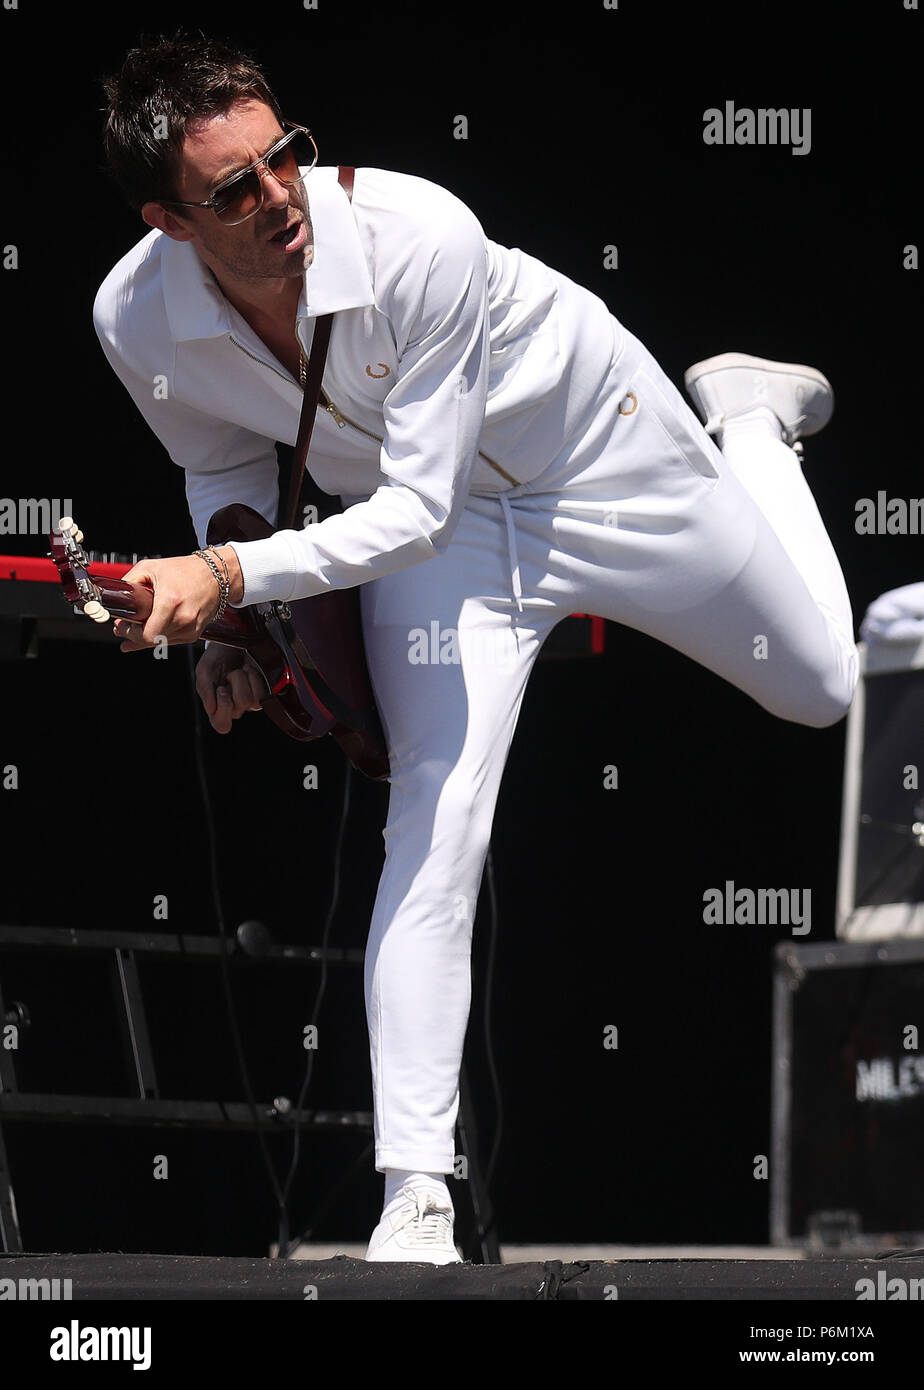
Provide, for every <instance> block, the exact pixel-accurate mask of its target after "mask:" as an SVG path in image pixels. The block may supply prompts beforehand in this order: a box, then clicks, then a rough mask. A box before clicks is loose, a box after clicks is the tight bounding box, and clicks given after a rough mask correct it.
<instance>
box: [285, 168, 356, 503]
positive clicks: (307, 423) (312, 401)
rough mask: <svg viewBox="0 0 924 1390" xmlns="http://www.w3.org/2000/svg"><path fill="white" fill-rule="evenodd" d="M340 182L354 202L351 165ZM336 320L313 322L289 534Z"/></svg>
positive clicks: (290, 498) (341, 172) (330, 317)
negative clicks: (333, 323)
mask: <svg viewBox="0 0 924 1390" xmlns="http://www.w3.org/2000/svg"><path fill="white" fill-rule="evenodd" d="M337 179H338V181H339V183H340V187H341V188H342V189H343V191H344V192H345V193H346V195H347V198H348V199H349V200H350V202H352V200H353V166H352V165H351V164H341V165H339V166H338V172H337ZM333 318H334V316H333V314H323V315H322V316H321V317H320V318H317V319H315V323H314V337H313V338H312V341H311V356H310V357H309V359H308V370H307V371H306V373H305V390H304V394H303V396H302V411H301V415H300V416H299V420H298V435H297V436H296V440H295V457H294V459H293V462H292V476H291V477H290V479H289V495H288V500H287V502H286V509H285V512H284V513H283V515H282V516H281V517H280V527H281V529H283V530H287V531H291V530H296V529H300V528H298V527H296V518H297V517H298V507H299V502H300V501H301V495H302V490H303V488H304V486H305V460H306V459H307V457H308V446H309V445H310V443H311V431H312V430H313V429H314V421H315V416H316V415H317V412H318V401H319V400H320V396H321V379H322V377H323V376H324V363H325V361H326V360H327V346H328V343H329V342H330V330H331V324H332V322H333Z"/></svg>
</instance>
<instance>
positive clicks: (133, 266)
mask: <svg viewBox="0 0 924 1390" xmlns="http://www.w3.org/2000/svg"><path fill="white" fill-rule="evenodd" d="M163 241H164V236H163V233H162V232H159V231H157V229H156V228H155V229H152V230H151V231H150V232H148V233H147V235H146V236H143V237H142V238H141V240H140V241H137V242H136V243H135V245H134V246H132V247H130V249H129V250H128V251H126V252H125V255H124V256H121V257H120V258H119V260H118V261H116V263H115V265H114V266H113V267H112V269H111V270H110V271H109V273H108V275H107V276H106V278H105V279H104V280H103V282H102V284H101V285H100V287H99V289H98V290H97V292H96V297H95V299H94V301H93V323H94V326H95V328H96V331H97V333H99V334H100V335H101V336H106V337H112V336H113V334H114V333H115V331H116V330H117V328H118V327H119V325H120V323H122V322H124V320H125V318H126V316H128V315H130V314H132V313H136V312H143V311H144V308H145V306H146V305H147V304H149V303H150V301H151V298H152V296H161V297H162V295H163V290H162V285H161V252H162V249H163Z"/></svg>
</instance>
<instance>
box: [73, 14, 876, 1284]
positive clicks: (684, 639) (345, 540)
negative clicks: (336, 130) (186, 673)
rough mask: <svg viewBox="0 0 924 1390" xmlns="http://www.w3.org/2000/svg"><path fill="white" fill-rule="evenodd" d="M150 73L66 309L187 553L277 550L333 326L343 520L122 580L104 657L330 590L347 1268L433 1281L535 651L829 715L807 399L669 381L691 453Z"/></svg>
mask: <svg viewBox="0 0 924 1390" xmlns="http://www.w3.org/2000/svg"><path fill="white" fill-rule="evenodd" d="M191 42H192V41H188V42H187V49H188V48H189V44H190V43H191ZM193 47H196V45H195V44H194V45H193ZM179 57H182V54H179ZM179 57H178V48H177V44H176V42H174V41H160V43H159V45H154V46H148V47H147V48H146V49H143V50H135V51H134V52H133V53H132V54H130V55H129V56H128V58H127V60H126V65H125V68H124V69H123V72H122V74H120V75H119V76H118V77H117V78H114V79H110V80H109V84H108V86H107V92H108V94H109V98H110V116H109V122H108V126H107V137H106V139H107V153H108V156H109V159H110V164H111V166H112V167H113V170H114V172H115V174H116V176H117V178H119V180H120V182H121V184H122V187H123V188H124V189H125V191H126V192H127V193H128V196H129V197H130V199H131V200H132V201H133V203H134V205H135V206H136V207H137V208H138V209H139V210H140V211H141V214H142V216H143V217H144V218H145V220H146V221H147V222H148V223H149V225H150V226H151V227H152V229H153V230H152V231H151V232H150V233H149V234H148V235H146V236H145V237H144V239H143V240H141V241H140V242H139V243H138V244H137V245H136V246H134V247H133V248H132V249H131V250H130V251H129V252H128V253H127V254H126V255H125V256H124V257H123V258H122V259H121V260H120V261H119V263H118V264H117V265H116V266H115V268H114V269H113V270H112V271H111V272H110V274H109V275H108V276H107V277H106V279H105V281H104V283H103V284H102V286H101V288H100V290H99V293H98V296H97V299H96V304H95V307H94V323H95V326H96V329H97V332H98V334H99V337H100V341H101V343H102V346H103V349H104V351H105V353H106V355H107V358H108V360H109V362H110V363H111V365H112V367H113V369H114V370H115V372H116V374H117V375H118V377H119V378H120V379H121V381H122V382H123V384H124V385H125V386H126V387H127V389H128V390H129V392H130V393H131V395H132V397H133V399H134V400H135V402H136V404H137V405H138V407H139V409H140V410H141V412H142V414H143V416H144V418H145V419H146V420H147V422H148V423H149V425H150V426H151V428H152V429H153V430H154V432H155V433H156V435H157V436H158V438H159V439H160V440H161V442H162V443H163V444H164V446H165V447H166V449H167V451H168V452H169V454H170V457H171V458H172V459H173V461H174V462H175V463H177V464H178V465H180V466H181V467H182V468H184V470H185V474H186V487H187V496H188V500H189V507H190V512H191V515H192V519H193V524H194V527H195V531H196V535H197V542H198V545H199V546H204V544H205V530H206V525H207V523H208V520H209V518H210V516H211V515H212V513H213V512H215V511H216V510H217V509H218V508H219V507H221V506H224V505H225V504H227V503H230V502H235V501H237V502H244V503H247V504H249V505H250V506H252V507H254V508H255V509H256V510H257V511H259V512H261V513H262V514H263V515H264V516H266V517H267V518H268V519H270V520H271V521H275V518H276V514H277V506H278V501H279V498H278V484H277V467H276V458H275V452H274V442H275V441H277V440H281V441H284V442H286V443H294V440H295V434H296V429H297V424H298V418H299V409H300V404H301V397H302V391H301V386H300V375H302V376H303V374H304V373H303V361H304V358H306V357H308V356H309V355H310V352H311V340H312V330H313V325H314V322H315V320H316V318H317V317H318V316H319V315H322V314H327V313H333V315H334V318H333V328H332V335H331V341H330V350H329V356H328V360H327V366H326V370H325V374H324V391H325V396H326V401H327V404H328V408H326V409H323V408H322V409H321V410H319V412H318V419H317V423H316V426H315V433H314V437H313V440H312V445H311V450H310V454H309V459H308V466H309V468H310V471H311V473H312V475H313V477H314V478H315V480H316V481H317V482H318V484H319V485H320V486H321V488H322V489H324V490H325V491H327V492H329V493H332V494H336V495H339V496H340V497H341V498H342V501H343V504H344V508H345V509H344V510H343V512H342V513H341V514H338V515H335V516H331V517H329V518H327V519H326V520H324V521H322V522H319V523H317V524H314V525H311V526H308V527H306V528H305V529H304V530H297V531H282V532H278V533H277V534H276V535H274V536H272V537H271V538H270V539H267V540H263V541H253V542H248V543H241V544H237V543H236V544H234V545H226V546H220V547H217V548H216V549H215V551H214V552H213V553H212V554H211V560H212V561H214V560H217V561H218V564H217V565H216V564H214V563H210V558H209V557H203V556H200V555H198V554H194V555H190V556H183V557H175V558H171V559H167V560H157V561H143V562H142V563H141V564H139V565H137V566H135V568H134V569H133V570H132V571H131V573H130V576H129V577H130V578H132V579H134V580H142V579H147V580H148V581H149V582H151V583H152V584H153V585H154V588H155V607H154V612H153V613H152V615H151V618H150V619H149V620H148V622H147V623H146V624H145V625H144V628H143V629H139V628H138V627H137V626H133V625H129V624H126V623H119V624H117V625H116V630H117V631H118V632H119V633H120V635H122V636H123V637H124V638H125V641H124V643H123V648H124V649H125V650H131V649H140V648H143V647H145V646H150V645H151V644H152V643H153V642H154V640H155V639H156V638H157V637H158V636H166V637H167V640H168V641H171V642H182V641H193V640H196V638H197V637H198V635H199V633H201V631H202V630H203V628H204V627H205V626H206V625H207V624H208V622H209V621H210V619H211V618H212V617H213V615H214V614H215V611H216V609H217V606H218V602H219V598H220V595H221V593H222V592H223V593H225V594H226V596H227V597H228V601H230V602H231V603H232V604H235V605H238V606H240V605H242V604H252V603H257V602H262V601H267V600H270V599H280V600H288V599H297V598H303V597H307V596H309V595H312V594H319V593H323V592H324V591H325V590H327V589H330V588H343V587H349V586H352V585H361V586H362V588H361V600H362V614H363V624H364V633H365V642H366V650H367V656H368V662H369V667H370V673H371V677H372V682H373V686H374V690H375V695H376V700H377V703H378V707H379V710H380V713H381V716H382V722H383V727H384V729H385V732H386V737H387V741H388V750H389V756H390V761H391V777H390V800H389V811H388V821H387V826H386V828H385V843H386V859H385V865H384V869H383V872H382V877H381V881H380V885H379V889H378V895H377V898H376V903H375V910H374V914H373V919H372V923H371V928H370V932H369V938H368V948H367V953H366V972H365V982H366V1007H367V1017H368V1026H369V1036H370V1050H371V1062H372V1081H373V1093H374V1109H375V1165H376V1168H377V1169H378V1170H379V1171H381V1172H383V1173H384V1174H385V1203H384V1209H383V1214H382V1220H381V1222H380V1223H379V1225H378V1227H377V1228H376V1230H375V1232H374V1233H373V1235H372V1239H371V1241H370V1245H369V1250H368V1253H367V1258H369V1259H376V1260H430V1261H433V1262H434V1263H445V1262H448V1261H453V1260H456V1259H458V1254H457V1251H456V1249H455V1246H454V1244H453V1235H452V1204H451V1201H450V1198H449V1193H448V1189H447V1186H446V1181H445V1175H446V1174H447V1173H449V1172H451V1171H452V1168H453V1157H454V1124H455V1119H456V1114H457V1109H458V1101H459V1091H458V1083H459V1071H460V1063H461V1057H462V1047H463V1041H464V1036H465V1030H466V1024H467V1019H468V1012H469V1004H470V945H471V933H472V917H473V913H474V908H475V903H476V901H477V897H478V891H479V885H480V882H481V876H482V870H483V866H484V860H485V856H486V852H487V847H488V841H489V836H490V832H491V824H492V818H493V813H494V807H495V800H496V797H497V792H498V787H499V783H500V780H501V775H502V772H503V769H504V765H505V761H506V757H507V753H508V749H509V746H510V741H511V739H512V737H513V733H514V728H515V725H516V720H517V714H518V711H519V708H520V704H521V701H522V698H523V694H524V690H525V687H526V682H527V678H528V676H529V673H530V671H531V669H532V666H533V663H534V661H535V659H536V656H537V654H538V652H539V650H540V647H541V645H542V643H543V641H544V639H545V638H546V637H547V636H548V634H549V632H550V631H551V630H552V628H553V627H554V625H555V624H556V623H557V622H559V621H560V620H561V619H562V618H564V617H566V616H567V615H568V614H570V613H572V612H575V611H583V612H588V613H593V614H597V615H599V616H602V617H604V618H609V619H611V620H613V621H615V622H620V623H624V624H626V625H628V626H629V627H633V628H636V629H638V630H639V631H642V632H646V633H649V634H650V635H652V636H654V637H656V638H659V639H660V640H661V641H663V642H666V643H667V644H668V645H670V646H672V647H674V648H676V649H677V650H678V651H681V652H684V653H686V654H687V655H688V656H690V657H692V658H693V659H694V660H695V661H697V662H699V663H701V664H702V665H704V666H706V667H707V668H708V669H709V670H711V671H714V672H715V673H716V674H717V675H719V676H721V677H723V678H724V679H725V680H727V681H730V682H731V683H732V684H734V685H735V686H737V687H738V688H739V689H741V690H743V691H745V692H746V693H747V694H749V695H750V696H751V697H752V698H753V699H754V700H755V701H757V702H758V704H760V705H761V706H763V708H765V709H766V710H769V711H770V712H771V713H773V714H776V715H778V716H779V717H780V718H782V719H787V720H792V721H795V722H797V723H801V724H807V725H811V726H814V727H823V726H826V725H830V724H832V723H834V722H836V721H837V720H839V719H841V718H842V717H843V715H844V714H845V713H846V711H847V709H848V707H849V705H850V702H851V699H852V696H853V692H854V688H855V685H856V681H857V673H858V659H857V650H856V646H855V643H854V637H853V617H852V613H851V607H850V601H849V598H848V595H847V591H846V588H845V584H844V580H843V576H842V573H841V569H840V566H839V564H838V561H837V558H836V556H835V554H834V551H833V549H832V546H831V543H830V540H829V538H828V536H827V534H826V531H825V528H824V525H823V523H822V520H821V518H820V516H819V514H818V511H817V508H816V506H815V503H814V501H813V498H812V495H811V492H810V490H809V488H808V485H807V484H806V482H805V479H804V477H803V474H802V468H801V463H800V458H799V456H798V453H797V452H796V450H794V448H793V447H792V446H793V445H797V441H798V440H799V439H800V438H801V437H802V436H805V435H809V434H812V433H815V432H817V430H818V429H820V428H821V427H822V426H823V425H824V424H825V423H826V422H827V420H828V418H829V417H830V414H831V410H832V405H833V399H832V394H831V388H830V386H829V385H828V383H827V382H826V381H825V379H824V377H823V376H822V375H821V374H820V373H819V372H817V371H815V370H813V369H812V368H808V367H802V366H799V365H795V364H785V363H775V362H766V361H763V360H762V359H759V358H751V357H745V356H740V355H733V354H726V355H724V356H722V357H718V358H713V359H709V360H708V361H706V362H704V363H699V364H697V366H696V367H694V368H691V370H690V371H689V372H688V373H687V375H686V378H685V380H686V384H687V388H688V390H689V392H690V394H691V397H692V398H693V400H694V402H695V403H696V405H697V407H698V409H699V410H700V412H701V414H702V416H703V420H704V422H705V424H706V426H707V428H704V425H703V424H702V423H700V421H699V420H698V419H697V418H696V416H695V415H694V413H693V412H692V411H691V409H690V408H689V406H688V405H687V404H686V403H685V401H684V400H683V398H682V397H681V396H680V394H679V392H678V391H677V390H676V389H675V387H674V386H673V385H672V383H671V382H670V381H669V380H668V379H667V377H666V376H665V374H664V373H663V372H662V370H661V369H660V367H659V366H658V364H657V362H656V361H655V360H654V358H653V357H652V356H651V354H650V353H649V352H648V351H647V349H646V348H645V347H644V346H643V345H642V343H641V342H640V341H639V340H638V339H637V338H636V337H634V336H633V335H632V334H631V333H630V332H629V331H628V330H627V329H626V328H625V327H624V326H623V325H622V324H621V323H620V322H619V321H618V320H617V319H615V318H614V317H613V316H612V314H611V313H610V312H609V310H608V309H607V307H606V305H605V304H604V303H603V302H602V301H601V300H600V299H598V298H597V297H596V296H594V295H592V294H591V293H589V292H588V291H587V290H585V289H582V288H581V287H580V286H578V285H576V284H575V283H574V282H573V281H571V280H570V279H568V278H567V277H566V276H564V275H562V274H559V273H558V272H557V271H555V270H552V269H550V268H549V267H547V266H545V265H544V264H542V263H541V262H540V261H538V260H536V259H535V258H534V257H532V256H530V255H527V254H525V253H524V252H523V251H520V250H515V249H508V248H506V247H503V246H499V245H497V244H495V243H494V242H493V241H491V240H489V239H488V238H487V237H486V236H485V233H484V231H483V230H482V227H481V225H480V223H479V222H478V220H477V218H476V217H475V215H474V214H473V213H472V212H471V211H470V210H469V209H468V207H466V206H465V205H464V204H463V203H462V202H460V201H459V199H458V198H456V197H455V196H453V195H452V194H451V193H450V192H448V191H447V190H446V189H444V188H441V187H439V186H437V185H436V184H434V183H432V182H429V181H427V180H425V179H421V178H418V177H415V176H412V175H409V174H402V173H394V172H389V171H385V170H382V169H374V168H358V169H356V171H355V182H354V189H353V197H352V202H350V201H348V199H347V196H346V194H345V193H344V191H343V189H342V188H341V187H340V185H339V184H338V181H337V168H336V167H335V166H315V167H312V168H310V172H307V173H305V172H304V169H305V168H306V167H307V165H305V164H303V163H302V161H301V159H300V160H299V171H300V173H299V176H300V177H301V178H302V182H297V181H296V178H295V176H293V173H292V169H291V165H287V164H286V162H285V160H286V157H287V154H288V151H289V149H290V148H291V147H288V146H287V147H286V148H285V149H283V150H282V151H281V152H280V151H279V150H278V149H277V146H278V145H279V143H280V142H281V141H285V140H287V139H290V138H296V137H294V136H293V132H292V129H291V127H288V126H287V123H284V122H283V120H282V117H281V112H280V111H279V108H278V105H277V104H276V103H275V99H274V98H273V96H272V94H271V93H270V92H269V90H268V88H267V87H266V86H265V83H264V80H263V78H262V75H261V74H260V73H259V69H256V68H254V67H253V65H252V64H249V60H246V59H244V58H243V57H242V56H241V55H234V54H229V52H228V51H227V50H225V49H223V48H222V47H221V46H219V45H216V44H208V43H206V44H204V45H203V43H202V42H201V41H199V44H198V49H197V53H196V62H194V63H189V62H180V61H179ZM222 67H223V68H224V69H225V71H226V73H227V81H226V83H225V86H224V87H223V88H222V89H221V90H222V92H223V93H224V96H223V97H222V98H221V100H220V101H218V102H217V104H216V98H215V95H214V92H215V82H214V73H215V72H216V71H218V70H219V69H221V68H222ZM206 69H208V71H209V72H210V74H211V76H212V79H213V80H212V82H211V86H210V88H209V93H208V95H207V96H203V95H202V92H203V91H204V84H203V85H202V88H201V90H200V89H199V88H197V86H196V83H197V80H198V77H197V74H199V73H201V72H202V71H204V70H206ZM145 84H147V85H146V86H145ZM139 91H140V92H141V95H140V96H139ZM222 101H223V105H222V104H221V103H222ZM156 112H167V113H168V115H169V116H170V131H171V137H170V141H169V142H168V141H162V142H161V144H162V146H166V145H167V144H168V143H169V153H168V157H167V162H166V163H163V164H162V165H161V166H158V165H157V163H156V161H157V160H158V159H159V158H161V155H162V154H163V153H164V152H163V150H162V151H158V150H157V149H156V147H155V145H154V144H153V143H152V142H151V140H150V139H147V138H146V137H145V122H146V121H147V122H150V120H151V119H152V113H156ZM297 139H298V140H301V141H302V142H303V143H302V148H304V135H299V136H297ZM310 163H311V161H310V160H308V164H310ZM145 180H147V182H146V181H145ZM296 334H297V341H296ZM158 383H159V386H158ZM707 431H708V432H707ZM712 435H715V436H716V439H717V441H718V445H717V443H716V442H714V440H713V438H712V437H711V436H712ZM719 446H720V447H719ZM797 447H798V448H801V445H797ZM225 566H227V570H225ZM223 577H224V580H225V587H224V589H223V590H222V579H223ZM422 633H423V634H425V635H426V638H427V640H430V639H431V638H432V640H433V641H436V640H439V642H440V646H441V652H440V656H441V657H442V659H440V656H437V655H436V654H435V653H434V652H429V653H423V652H422V651H421V642H422V640H423V639H422V636H421V634H422ZM198 686H199V690H200V694H201V696H202V698H203V701H204V703H205V706H206V709H207V711H208V713H209V715H210V718H211V719H212V723H213V725H214V726H215V727H216V728H217V729H219V730H220V731H222V732H225V731H227V730H228V729H229V728H230V727H231V722H232V719H233V718H236V717H238V716H239V715H240V714H242V713H243V712H244V711H245V710H247V709H251V708H255V707H258V706H257V701H258V699H259V697H260V694H261V693H265V691H264V690H263V689H262V688H261V685H260V678H259V676H258V674H256V673H255V671H254V670H253V669H252V668H250V667H249V663H247V662H244V663H243V665H242V664H241V659H240V656H239V654H237V653H233V652H231V650H230V649H228V648H223V647H217V646H216V645H215V644H212V645H211V646H209V647H208V649H207V650H206V653H205V655H204V656H203V658H202V659H201V661H200V663H199V668H198Z"/></svg>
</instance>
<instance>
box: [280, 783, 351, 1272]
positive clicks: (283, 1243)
mask: <svg viewBox="0 0 924 1390" xmlns="http://www.w3.org/2000/svg"><path fill="white" fill-rule="evenodd" d="M344 767H345V771H344V774H343V802H342V805H341V808H340V824H339V825H338V826H337V838H336V841H335V843H334V869H333V884H332V886H331V896H330V904H329V906H328V909H327V917H326V919H325V922H324V930H323V932H322V933H321V979H320V982H319V984H318V992H317V995H316V996H315V1001H314V1011H313V1013H312V1015H311V1023H310V1025H309V1026H310V1027H313V1026H315V1025H316V1024H317V1021H318V1017H319V1015H320V1012H321V1004H322V1002H323V999H324V992H325V990H326V988H327V944H328V940H329V937H330V931H331V926H332V924H333V920H334V916H335V915H336V912H337V904H338V902H339V900H340V862H341V857H342V853H343V841H344V834H345V831H346V823H347V817H348V815H349V811H350V788H351V787H352V785H353V764H352V763H351V762H350V760H349V758H344ZM314 1053H315V1049H314V1048H309V1049H308V1063H307V1065H306V1067H305V1078H304V1080H303V1081H302V1088H301V1091H300V1092H299V1096H298V1101H297V1102H296V1106H295V1130H294V1134H293V1139H292V1160H291V1162H290V1164H289V1171H288V1174H287V1175H286V1180H285V1186H284V1188H283V1202H282V1212H283V1213H284V1215H285V1227H284V1229H283V1227H282V1225H280V1231H279V1258H280V1259H283V1260H284V1259H287V1258H288V1254H289V1250H290V1248H292V1246H293V1245H297V1244H298V1241H295V1242H293V1243H290V1241H289V1222H288V1206H287V1203H288V1198H289V1192H290V1190H291V1187H292V1182H293V1180H294V1178H295V1170H296V1168H297V1166H298V1158H299V1150H300V1147H301V1116H302V1105H303V1103H304V1100H305V1096H306V1094H307V1091H308V1086H309V1084H310V1082H311V1073H312V1071H313V1069H314ZM351 1171H352V1170H351ZM313 1224H315V1223H313Z"/></svg>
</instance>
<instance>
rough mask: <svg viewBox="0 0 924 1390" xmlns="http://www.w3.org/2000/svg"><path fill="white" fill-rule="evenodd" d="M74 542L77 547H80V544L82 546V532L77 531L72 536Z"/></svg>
mask: <svg viewBox="0 0 924 1390" xmlns="http://www.w3.org/2000/svg"><path fill="white" fill-rule="evenodd" d="M74 540H75V541H76V542H77V544H78V545H82V544H83V532H82V531H78V532H77V533H76V534H75V536H74Z"/></svg>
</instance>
